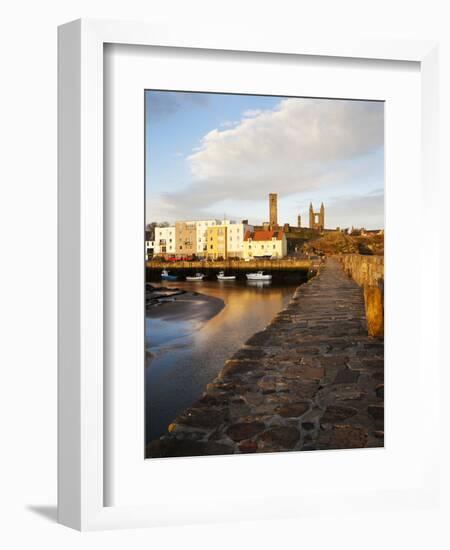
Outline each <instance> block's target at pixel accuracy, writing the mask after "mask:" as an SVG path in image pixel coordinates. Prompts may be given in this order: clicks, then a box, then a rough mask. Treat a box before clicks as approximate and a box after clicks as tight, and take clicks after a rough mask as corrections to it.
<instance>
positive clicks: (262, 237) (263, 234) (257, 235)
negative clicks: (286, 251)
mask: <svg viewBox="0 0 450 550" xmlns="http://www.w3.org/2000/svg"><path fill="white" fill-rule="evenodd" d="M273 237H275V238H276V239H277V241H281V240H282V238H283V231H247V232H246V233H245V237H244V241H248V240H249V239H252V241H271V240H272V238H273Z"/></svg>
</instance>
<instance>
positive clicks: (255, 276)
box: [247, 271, 272, 281]
mask: <svg viewBox="0 0 450 550" xmlns="http://www.w3.org/2000/svg"><path fill="white" fill-rule="evenodd" d="M247 279H248V280H249V281H271V280H272V275H269V274H268V273H264V271H258V272H257V273H247Z"/></svg>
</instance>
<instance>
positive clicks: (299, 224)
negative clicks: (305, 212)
mask: <svg viewBox="0 0 450 550" xmlns="http://www.w3.org/2000/svg"><path fill="white" fill-rule="evenodd" d="M301 226H302V217H301V216H300V214H299V215H298V216H297V227H301Z"/></svg>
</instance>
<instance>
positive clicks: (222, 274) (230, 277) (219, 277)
mask: <svg viewBox="0 0 450 550" xmlns="http://www.w3.org/2000/svg"><path fill="white" fill-rule="evenodd" d="M217 280H218V281H235V280H236V275H225V272H224V271H219V273H218V274H217Z"/></svg>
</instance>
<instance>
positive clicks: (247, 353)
mask: <svg viewBox="0 0 450 550" xmlns="http://www.w3.org/2000/svg"><path fill="white" fill-rule="evenodd" d="M265 355H266V352H265V351H264V350H263V349H262V348H241V349H240V350H238V351H237V352H236V353H235V354H234V355H233V359H261V358H262V357H264V356H265Z"/></svg>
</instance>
